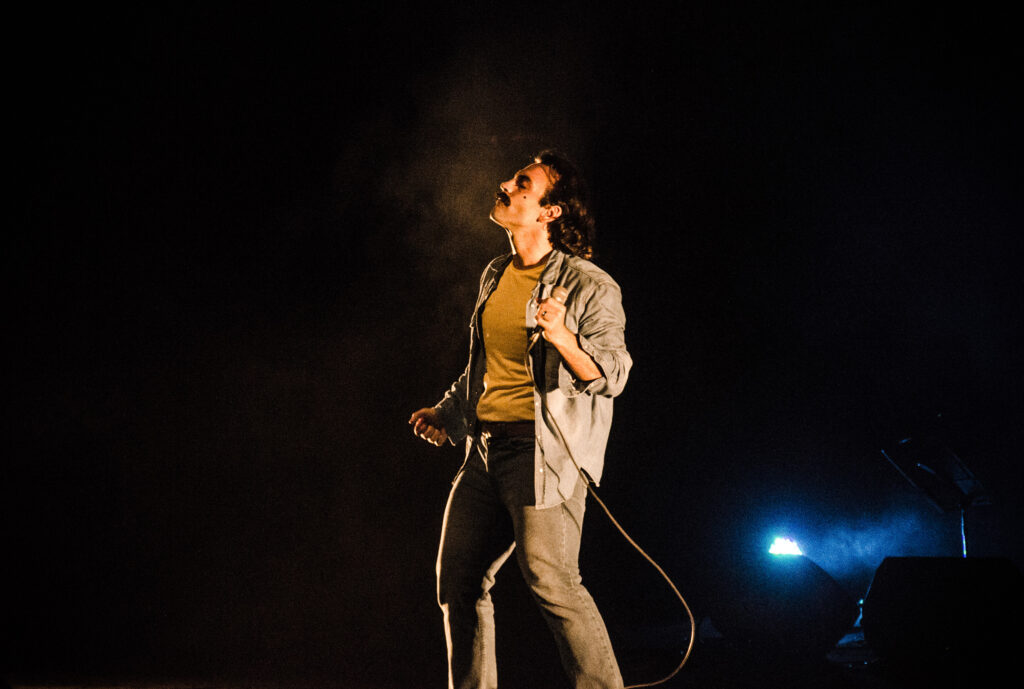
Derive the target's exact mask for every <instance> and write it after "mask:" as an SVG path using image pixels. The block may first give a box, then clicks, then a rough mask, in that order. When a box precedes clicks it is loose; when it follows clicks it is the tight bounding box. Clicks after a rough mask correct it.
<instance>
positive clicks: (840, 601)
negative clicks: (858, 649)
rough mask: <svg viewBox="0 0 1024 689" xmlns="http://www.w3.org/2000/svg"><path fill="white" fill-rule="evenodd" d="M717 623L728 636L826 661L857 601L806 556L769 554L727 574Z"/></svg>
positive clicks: (755, 647)
mask: <svg viewBox="0 0 1024 689" xmlns="http://www.w3.org/2000/svg"><path fill="white" fill-rule="evenodd" d="M719 583H720V588H719V590H718V591H717V596H716V603H715V607H714V609H713V610H712V611H711V615H710V617H711V622H712V623H713V624H714V626H715V628H717V629H718V631H719V632H721V634H722V635H723V636H724V638H725V639H727V640H730V641H733V642H738V643H740V644H742V645H745V646H747V647H749V648H750V649H752V650H755V651H761V652H765V653H772V654H779V655H780V656H784V657H786V658H789V659H817V660H823V659H824V658H825V656H826V655H827V654H828V652H829V651H830V650H831V649H832V648H833V647H834V646H835V644H836V642H838V641H839V639H841V638H842V636H843V634H845V633H846V632H847V631H849V629H850V627H851V626H853V623H854V621H855V619H856V617H857V612H858V610H857V605H856V603H855V602H854V601H853V599H852V598H851V597H850V595H849V594H848V593H847V592H846V591H845V590H844V589H843V588H842V587H841V586H840V585H839V584H838V583H837V582H836V581H835V580H834V579H833V578H832V577H831V576H829V575H828V573H827V572H825V570H823V569H822V568H821V567H819V566H818V565H817V564H815V563H814V562H813V561H812V560H810V559H809V558H807V557H805V556H803V555H769V554H767V553H765V554H763V555H759V556H756V557H753V558H750V559H748V560H746V561H745V562H742V563H738V564H734V565H733V566H731V567H729V568H728V571H724V572H722V578H721V580H720V582H719Z"/></svg>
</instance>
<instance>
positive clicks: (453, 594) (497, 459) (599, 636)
mask: <svg viewBox="0 0 1024 689" xmlns="http://www.w3.org/2000/svg"><path fill="white" fill-rule="evenodd" d="M533 453H534V439H533V438H532V437H525V438H503V439H494V438H492V439H490V440H489V441H487V440H477V441H476V443H475V445H474V447H473V451H472V452H471V453H470V458H469V460H468V461H467V462H466V465H465V467H464V468H463V470H462V471H461V472H460V473H459V475H458V477H457V478H456V479H455V484H454V485H453V486H452V491H451V495H450V496H449V498H448V506H447V507H446V509H445V516H444V527H443V529H442V532H441V547H440V550H439V552H438V556H437V592H438V602H439V603H440V605H441V610H442V611H443V612H444V622H445V635H446V638H447V642H448V686H449V689H470V688H472V689H493V688H494V687H497V685H498V676H497V662H496V659H495V652H494V648H495V647H494V606H493V604H492V602H491V594H490V590H491V587H492V586H493V585H494V577H495V575H496V574H497V572H498V569H499V568H500V567H501V566H502V564H504V563H505V561H506V560H507V559H508V557H509V555H511V554H512V552H513V551H515V553H516V559H517V561H518V562H519V568H520V570H521V571H522V573H523V577H524V578H525V580H526V582H527V584H528V585H529V587H530V590H531V591H532V592H533V596H534V598H535V599H536V601H537V603H538V605H539V606H540V609H541V612H542V613H543V616H544V619H545V620H546V621H547V624H548V626H549V627H550V628H551V631H552V633H553V634H554V636H555V641H556V643H557V645H558V650H559V653H560V655H561V658H562V665H563V666H564V667H565V671H566V672H567V673H568V675H569V677H570V679H571V680H572V682H573V687H575V688H576V689H584V688H587V689H591V688H594V689H597V688H601V689H621V687H622V677H621V675H620V673H619V667H618V664H617V663H616V661H615V654H614V653H613V651H612V646H611V641H610V640H609V638H608V632H607V630H606V629H605V625H604V621H603V620H602V619H601V615H600V613H599V612H598V610H597V606H596V605H595V604H594V599H593V598H591V596H590V594H589V593H588V592H587V590H586V588H584V587H583V584H582V583H581V580H580V570H579V551H580V534H581V530H582V527H583V512H584V507H585V501H586V497H587V488H586V485H585V483H584V482H583V481H582V480H581V481H579V482H578V485H577V488H576V492H575V494H574V495H573V496H572V498H571V499H570V500H567V501H566V502H564V503H563V504H561V505H557V506H555V507H550V508H547V509H537V508H536V507H534V504H535V503H534V481H533Z"/></svg>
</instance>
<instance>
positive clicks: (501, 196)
mask: <svg viewBox="0 0 1024 689" xmlns="http://www.w3.org/2000/svg"><path fill="white" fill-rule="evenodd" d="M494 200H495V201H497V202H498V203H500V204H501V205H503V206H506V207H507V206H508V205H509V204H511V203H512V199H510V198H509V197H508V194H506V193H505V192H503V191H499V192H497V193H496V194H495V195H494Z"/></svg>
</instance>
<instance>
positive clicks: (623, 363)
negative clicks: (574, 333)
mask: <svg viewBox="0 0 1024 689" xmlns="http://www.w3.org/2000/svg"><path fill="white" fill-rule="evenodd" d="M578 321H579V333H578V336H579V343H580V349H582V350H583V351H584V352H586V353H587V354H589V355H590V357H591V358H592V359H593V360H594V361H595V362H596V363H597V365H598V366H599V367H600V368H601V372H602V373H603V374H604V375H603V376H602V377H601V378H598V379H597V380H593V381H590V383H589V384H587V385H586V387H584V388H583V389H582V390H581V391H580V392H586V393H589V394H592V395H604V396H606V397H616V396H617V395H619V394H620V393H621V392H622V390H623V388H625V386H626V379H627V378H628V377H629V370H630V368H632V366H633V359H632V357H630V355H629V352H628V351H627V350H626V337H625V329H626V314H625V311H623V309H622V292H621V290H620V289H619V286H618V285H617V284H615V283H614V282H613V281H611V280H603V281H601V282H599V283H598V285H597V287H596V289H595V290H594V292H593V294H591V295H590V297H589V299H588V300H587V302H586V304H585V307H584V310H583V313H582V314H581V315H580V316H579V319H578ZM577 389H578V388H577Z"/></svg>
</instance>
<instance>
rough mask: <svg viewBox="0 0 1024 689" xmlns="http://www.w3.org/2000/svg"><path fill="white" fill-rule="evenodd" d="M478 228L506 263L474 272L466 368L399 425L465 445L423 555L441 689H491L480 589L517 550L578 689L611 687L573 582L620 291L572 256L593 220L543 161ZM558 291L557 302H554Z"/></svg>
mask: <svg viewBox="0 0 1024 689" xmlns="http://www.w3.org/2000/svg"><path fill="white" fill-rule="evenodd" d="M491 219H492V220H493V221H494V222H495V223H497V224H498V225H500V226H501V227H503V228H504V229H505V231H506V232H507V234H508V237H509V240H510V242H511V245H512V253H511V254H506V255H505V256H501V257H499V258H496V259H495V260H493V261H492V262H491V263H490V265H488V266H487V268H486V270H484V273H483V276H482V278H481V280H480V292H479V295H478V297H477V302H476V307H475V309H474V312H473V318H472V322H471V324H470V354H469V363H468V365H467V366H466V370H465V371H464V372H463V374H462V376H461V377H460V378H459V379H458V380H457V381H456V382H455V383H454V384H453V385H452V387H451V389H450V390H449V391H448V393H447V394H446V395H445V396H444V399H442V400H441V401H440V402H439V403H438V404H437V405H436V406H434V407H427V408H425V409H420V410H418V411H416V412H415V413H413V415H412V417H411V418H410V419H409V423H410V424H412V426H413V431H414V432H415V433H416V434H417V435H418V436H419V437H421V438H423V439H424V440H427V441H428V442H430V443H432V444H434V445H441V444H442V443H444V441H445V440H450V441H451V442H452V443H456V442H459V441H462V440H465V442H466V461H465V462H464V463H463V465H462V468H461V469H460V471H459V473H458V476H457V477H456V479H455V482H454V484H453V486H452V491H451V495H450V496H449V498H448V506H447V508H446V510H445V518H444V527H443V529H442V535H441V546H440V550H439V552H438V558H437V580H438V602H439V603H440V605H441V609H442V611H443V612H444V621H445V633H446V637H447V642H448V677H449V679H448V684H449V687H450V688H451V689H467V688H469V687H475V688H478V689H482V688H493V687H496V686H497V667H496V662H495V652H494V648H495V647H494V608H493V605H492V603H491V596H490V589H491V586H492V585H493V584H494V576H495V574H496V573H497V571H498V569H499V568H500V567H501V565H502V564H503V563H504V562H505V560H506V559H507V558H508V557H509V555H511V553H512V552H513V550H514V551H515V552H516V556H517V560H518V563H519V567H520V569H521V571H522V573H523V576H524V577H525V579H526V582H527V584H528V585H529V587H530V589H531V591H532V592H533V595H534V597H535V599H536V600H537V603H538V604H539V606H540V608H541V611H542V613H543V615H544V618H545V620H546V621H547V623H548V626H549V627H550V628H551V630H552V632H553V633H554V636H555V640H556V642H557V644H558V650H559V653H560V654H561V658H562V664H563V666H564V667H565V669H566V672H567V673H568V674H569V676H570V678H571V679H572V681H573V682H574V686H575V687H577V688H578V689H582V688H583V687H602V688H604V687H616V688H621V687H622V678H621V675H620V673H619V668H618V664H617V662H616V660H615V656H614V653H613V651H612V647H611V642H610V641H609V639H608V633H607V631H606V629H605V625H604V622H603V621H602V619H601V616H600V614H599V613H598V610H597V607H596V606H595V604H594V601H593V599H592V598H591V596H590V594H589V593H588V592H587V590H586V588H584V587H583V585H582V583H581V581H580V574H579V547H580V533H581V528H582V523H583V512H584V504H585V500H586V496H587V480H586V477H581V472H586V474H587V476H588V477H589V478H590V479H592V480H594V481H595V482H597V481H599V480H600V478H601V473H602V468H603V466H604V452H605V447H606V445H607V440H608V432H609V429H610V428H611V418H612V398H613V397H615V396H616V395H618V394H619V393H620V392H622V389H623V386H624V385H625V383H626V378H627V376H628V373H629V369H630V367H631V366H632V360H631V359H630V356H629V353H628V352H627V351H626V346H625V340H624V336H623V329H624V326H625V315H624V313H623V310H622V300H621V294H620V291H619V286H618V285H617V284H616V283H615V281H613V280H612V279H611V277H609V276H608V274H607V273H605V272H604V271H602V270H601V269H599V268H597V267H596V266H595V265H594V264H593V263H591V262H590V261H588V260H586V259H588V258H590V256H591V255H592V250H591V239H592V235H593V220H592V218H591V216H590V214H589V211H588V209H587V206H586V203H585V198H584V188H583V182H582V180H581V178H580V176H579V174H578V173H577V171H576V170H575V168H574V167H573V165H572V164H571V163H570V162H569V161H567V160H566V159H564V158H563V157H561V156H559V155H558V154H555V153H553V152H544V153H542V154H540V155H539V156H537V158H536V159H535V160H534V162H533V163H532V164H530V165H527V166H526V167H524V168H523V169H521V170H519V171H518V172H516V174H515V175H514V176H513V177H512V178H511V179H509V180H507V181H505V182H503V183H502V184H501V185H499V190H498V192H497V194H496V199H495V203H494V208H493V210H492V211H491ZM556 287H563V288H565V289H566V290H568V297H567V298H564V299H563V300H562V301H564V304H563V303H560V301H559V299H558V298H557V297H558V296H559V295H558V293H557V292H556V293H555V294H554V297H553V295H552V293H553V291H554V290H555V288H556Z"/></svg>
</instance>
